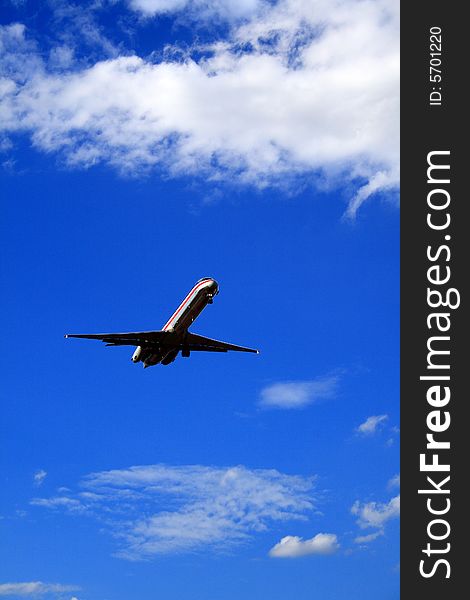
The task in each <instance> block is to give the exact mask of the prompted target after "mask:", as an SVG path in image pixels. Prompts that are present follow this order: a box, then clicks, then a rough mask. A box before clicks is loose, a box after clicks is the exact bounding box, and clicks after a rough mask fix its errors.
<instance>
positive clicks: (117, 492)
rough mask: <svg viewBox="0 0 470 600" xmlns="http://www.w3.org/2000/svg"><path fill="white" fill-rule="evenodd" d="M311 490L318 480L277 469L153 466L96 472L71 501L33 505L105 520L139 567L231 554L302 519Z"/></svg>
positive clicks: (121, 553)
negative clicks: (173, 558) (178, 557)
mask: <svg viewBox="0 0 470 600" xmlns="http://www.w3.org/2000/svg"><path fill="white" fill-rule="evenodd" d="M312 487H313V479H312V478H304V477H299V476H293V475H284V474H282V473H280V472H278V471H275V470H264V469H254V470H250V469H247V468H245V467H243V466H238V467H232V468H217V467H205V466H199V465H194V466H193V465H189V466H179V467H172V466H167V465H150V466H140V467H131V468H129V469H123V470H113V471H103V472H101V473H94V474H92V475H89V476H88V477H86V478H85V479H84V481H83V482H82V485H81V488H82V491H79V492H77V493H75V494H73V497H72V494H70V495H69V496H68V497H67V498H65V497H63V496H62V497H60V498H48V499H47V498H46V499H35V500H34V501H33V504H35V505H40V506H44V507H48V508H55V509H57V508H62V509H65V510H67V511H69V510H70V511H71V512H73V513H77V512H81V513H82V514H89V515H93V516H95V517H97V518H99V519H100V520H101V521H103V522H104V523H105V525H106V527H107V528H108V529H109V530H110V531H111V533H112V535H114V536H115V537H116V538H117V539H118V540H119V541H120V550H119V552H118V555H119V556H121V557H123V558H127V559H131V560H138V559H145V558H151V557H152V556H155V555H158V554H166V553H181V552H196V551H199V552H207V551H214V550H215V551H216V550H226V549H228V548H230V547H232V546H233V545H236V544H238V543H241V542H244V541H248V540H249V539H250V538H251V536H252V535H254V534H255V533H256V532H260V531H263V530H266V529H268V527H269V526H270V524H271V523H272V522H274V521H285V520H289V519H303V518H305V513H306V512H308V511H309V510H311V509H312V508H313V506H314V504H313V498H312V496H311V490H312ZM66 499H67V500H68V502H66V501H65V500H66Z"/></svg>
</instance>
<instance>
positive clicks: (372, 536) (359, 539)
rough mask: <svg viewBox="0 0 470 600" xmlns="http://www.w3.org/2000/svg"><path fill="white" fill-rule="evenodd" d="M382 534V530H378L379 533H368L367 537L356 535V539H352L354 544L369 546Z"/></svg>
mask: <svg viewBox="0 0 470 600" xmlns="http://www.w3.org/2000/svg"><path fill="white" fill-rule="evenodd" d="M383 534H384V532H383V529H380V530H379V531H374V533H369V534H368V535H358V536H357V537H356V538H354V542H355V543H356V544H369V543H370V542H373V541H375V540H376V539H377V538H378V537H380V536H381V535H383Z"/></svg>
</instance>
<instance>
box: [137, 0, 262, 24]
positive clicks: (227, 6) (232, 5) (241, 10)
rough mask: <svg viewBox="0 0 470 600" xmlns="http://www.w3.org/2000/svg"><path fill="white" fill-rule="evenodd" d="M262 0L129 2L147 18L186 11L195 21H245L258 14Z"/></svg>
mask: <svg viewBox="0 0 470 600" xmlns="http://www.w3.org/2000/svg"><path fill="white" fill-rule="evenodd" d="M263 4H265V3H264V2H263V1H262V0H211V2H207V0H128V5H129V8H131V9H132V10H135V11H138V12H140V13H141V14H142V15H144V16H146V17H154V16H159V15H164V14H169V13H170V14H171V13H178V12H180V11H184V13H185V15H187V14H188V13H189V14H190V16H191V17H192V18H194V19H202V20H209V19H214V18H220V19H224V20H228V21H232V20H237V19H243V18H247V17H250V16H252V15H254V14H255V13H257V12H258V11H259V10H260V8H261V6H262V5H263Z"/></svg>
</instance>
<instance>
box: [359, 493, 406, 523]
mask: <svg viewBox="0 0 470 600" xmlns="http://www.w3.org/2000/svg"><path fill="white" fill-rule="evenodd" d="M351 512H352V514H353V515H356V516H357V517H358V519H357V524H358V525H359V527H361V528H362V529H367V528H368V527H374V528H377V529H382V528H383V526H384V525H385V523H386V522H387V521H389V520H390V519H394V518H397V517H399V516H400V496H395V497H394V498H392V499H391V500H390V502H388V503H386V504H382V503H380V502H367V503H364V504H362V503H361V502H359V500H357V501H356V502H355V503H354V504H353V506H352V508H351Z"/></svg>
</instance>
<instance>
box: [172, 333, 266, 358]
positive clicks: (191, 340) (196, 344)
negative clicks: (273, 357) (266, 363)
mask: <svg viewBox="0 0 470 600" xmlns="http://www.w3.org/2000/svg"><path fill="white" fill-rule="evenodd" d="M183 346H184V347H186V348H187V349H188V350H193V351H196V352H197V351H198V350H199V351H202V350H205V351H206V352H228V351H229V350H235V351H236V352H254V353H255V354H259V350H255V349H254V348H246V347H245V346H236V345H235V344H228V343H227V342H221V341H219V340H213V339H211V338H208V337H204V336H202V335H197V334H196V333H189V331H188V333H187V335H186V337H185V340H184V345H183Z"/></svg>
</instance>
